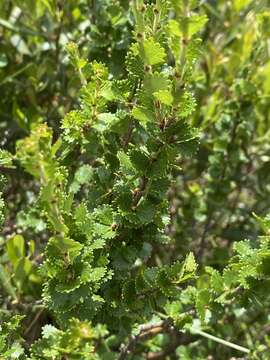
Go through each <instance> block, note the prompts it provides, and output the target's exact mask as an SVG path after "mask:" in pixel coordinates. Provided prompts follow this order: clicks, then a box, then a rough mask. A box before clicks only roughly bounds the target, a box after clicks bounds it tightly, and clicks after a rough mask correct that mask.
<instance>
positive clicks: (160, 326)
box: [118, 320, 169, 360]
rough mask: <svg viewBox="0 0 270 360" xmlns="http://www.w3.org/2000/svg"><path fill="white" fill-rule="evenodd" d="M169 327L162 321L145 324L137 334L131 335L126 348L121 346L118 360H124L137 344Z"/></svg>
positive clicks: (166, 322)
mask: <svg viewBox="0 0 270 360" xmlns="http://www.w3.org/2000/svg"><path fill="white" fill-rule="evenodd" d="M168 326H169V323H168V321H166V320H164V321H161V322H159V323H156V324H145V325H141V326H140V331H139V334H137V335H132V336H131V337H130V339H129V342H128V344H127V345H126V346H122V347H121V350H120V354H119V357H118V360H124V359H126V358H127V356H128V355H129V354H130V353H132V352H133V351H134V350H135V348H136V346H137V344H138V342H140V341H145V340H147V339H148V338H151V337H154V336H156V335H157V334H160V333H162V332H164V330H165V329H166V327H168Z"/></svg>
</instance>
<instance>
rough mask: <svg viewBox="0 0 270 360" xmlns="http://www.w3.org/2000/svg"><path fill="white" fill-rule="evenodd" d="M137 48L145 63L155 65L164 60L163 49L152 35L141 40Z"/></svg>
mask: <svg viewBox="0 0 270 360" xmlns="http://www.w3.org/2000/svg"><path fill="white" fill-rule="evenodd" d="M139 49H140V55H141V57H142V59H143V61H144V63H145V64H146V65H157V64H160V63H163V62H164V61H165V57H166V53H165V50H164V49H163V47H162V46H161V45H160V44H159V43H157V42H156V41H155V40H154V39H153V38H152V37H150V38H149V39H147V40H145V41H143V43H142V44H141V45H140V48H139Z"/></svg>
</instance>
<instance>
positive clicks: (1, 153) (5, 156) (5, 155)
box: [0, 149, 14, 169]
mask: <svg viewBox="0 0 270 360" xmlns="http://www.w3.org/2000/svg"><path fill="white" fill-rule="evenodd" d="M12 161H13V155H12V154H10V153H9V152H8V151H7V150H2V149H0V166H3V167H5V168H10V169H12V168H14V166H13V164H12Z"/></svg>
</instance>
